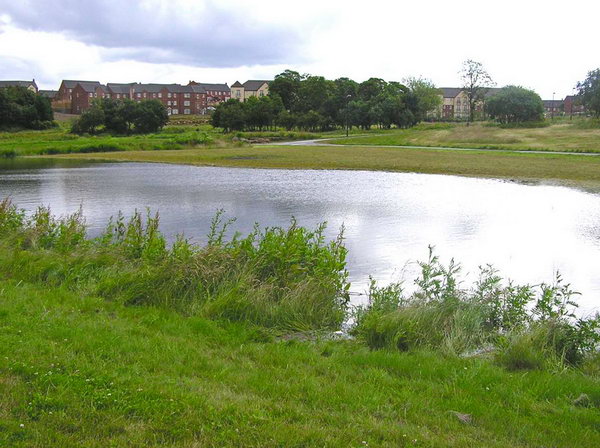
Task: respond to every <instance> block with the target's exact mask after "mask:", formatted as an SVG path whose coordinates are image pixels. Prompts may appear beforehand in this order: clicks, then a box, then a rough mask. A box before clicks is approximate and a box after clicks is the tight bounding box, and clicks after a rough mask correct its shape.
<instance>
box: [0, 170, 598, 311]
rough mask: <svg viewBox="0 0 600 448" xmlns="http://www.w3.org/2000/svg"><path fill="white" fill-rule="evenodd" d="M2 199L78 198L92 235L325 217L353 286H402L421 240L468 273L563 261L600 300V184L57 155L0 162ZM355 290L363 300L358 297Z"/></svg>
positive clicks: (512, 272)
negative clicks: (133, 224) (141, 215)
mask: <svg viewBox="0 0 600 448" xmlns="http://www.w3.org/2000/svg"><path fill="white" fill-rule="evenodd" d="M0 163H1V164H0V198H3V197H6V196H10V197H11V198H12V199H13V201H14V202H15V203H16V204H17V205H18V206H20V207H22V208H24V209H26V210H28V211H32V210H34V209H35V208H36V207H37V206H38V205H40V204H44V205H49V206H50V207H51V209H52V211H53V212H54V213H55V214H66V213H71V212H73V211H75V210H77V209H78V208H79V207H80V206H82V207H83V211H84V215H85V217H86V220H87V222H88V224H89V227H90V233H91V234H97V233H98V232H99V231H100V229H102V228H104V226H105V225H106V222H107V221H108V219H109V217H110V216H112V215H115V214H116V213H117V211H119V210H121V211H123V212H124V213H125V214H131V213H132V212H133V211H134V210H135V209H142V210H143V209H145V208H146V207H149V208H150V209H151V210H153V211H157V210H158V211H160V216H161V228H162V230H163V232H164V233H165V234H166V235H167V236H168V237H170V238H173V237H174V236H175V235H176V234H178V233H184V234H185V235H186V236H187V237H191V238H192V239H193V240H194V241H197V242H203V241H204V238H205V235H206V233H207V232H208V227H209V224H210V221H211V218H212V217H213V216H214V214H215V212H216V211H217V210H218V209H224V210H225V212H226V215H227V216H230V217H236V218H237V221H236V222H235V224H234V226H233V227H234V229H235V230H237V231H240V232H242V233H248V232H249V231H251V229H252V227H253V226H254V223H255V222H258V223H259V224H260V225H261V226H275V225H277V226H287V225H288V224H289V222H290V219H291V218H292V216H293V217H296V218H297V220H298V222H299V224H300V225H304V226H309V227H314V226H316V225H317V224H318V223H320V222H323V221H326V222H327V223H328V229H327V235H328V236H329V237H331V238H333V237H335V235H336V234H337V233H338V231H339V229H340V227H341V226H342V224H343V225H344V226H345V237H346V246H347V247H348V249H349V256H348V269H349V271H350V279H351V281H352V282H353V287H352V290H353V291H354V292H356V293H362V292H364V291H365V290H366V287H367V284H368V278H369V275H372V276H373V277H374V278H376V279H377V280H378V281H379V282H380V283H381V284H385V283H387V282H390V281H397V280H405V285H406V287H407V289H410V288H411V285H412V280H413V279H414V277H415V275H416V272H417V265H416V263H415V261H417V260H424V259H426V257H427V254H428V245H433V246H435V251H436V253H437V254H438V255H439V256H440V257H441V259H442V261H444V262H448V261H449V260H450V258H452V257H454V258H455V260H456V261H458V262H460V263H461V264H462V266H463V274H465V275H466V279H467V283H470V282H473V281H475V280H476V278H477V272H478V266H480V265H484V264H487V263H491V264H493V265H494V266H495V267H496V268H497V269H499V270H500V273H501V274H502V275H503V276H504V277H508V278H511V279H513V280H514V281H516V282H518V283H531V284H534V283H539V282H542V281H546V282H551V281H552V279H553V278H554V273H555V272H556V271H557V270H558V271H559V272H560V273H561V274H562V276H563V278H564V279H565V280H566V281H567V282H569V283H571V284H572V286H573V288H574V289H575V290H577V291H580V292H581V293H582V294H583V295H582V297H581V298H579V303H580V304H581V305H582V308H583V309H584V310H586V311H592V310H595V309H597V308H599V307H600V269H599V265H600V194H598V193H594V192H585V191H581V190H577V189H573V188H567V187H563V186H553V185H524V184H519V183H514V182H509V181H503V180H494V179H478V178H466V177H456V176H444V175H428V174H411V173H388V172H369V171H325V170H323V171H316V170H269V169H239V168H214V167H193V166H183V165H166V164H147V163H80V162H68V161H61V162H58V161H54V160H35V161H34V160H32V161H25V160H19V159H17V160H15V161H5V162H0ZM357 300H360V298H359V299H357Z"/></svg>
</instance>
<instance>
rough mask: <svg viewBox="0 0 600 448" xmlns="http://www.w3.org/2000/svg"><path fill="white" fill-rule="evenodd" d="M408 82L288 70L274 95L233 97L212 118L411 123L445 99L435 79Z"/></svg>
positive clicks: (232, 125) (239, 123) (317, 124)
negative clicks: (339, 76) (329, 77)
mask: <svg viewBox="0 0 600 448" xmlns="http://www.w3.org/2000/svg"><path fill="white" fill-rule="evenodd" d="M408 81H409V82H408V84H406V85H405V84H401V83H398V82H387V81H385V80H383V79H380V78H370V79H368V80H366V81H364V82H362V83H357V82H356V81H353V80H351V79H349V78H338V79H335V80H328V79H326V78H324V77H322V76H313V75H308V74H300V73H298V72H295V71H292V70H286V71H284V72H282V73H280V74H279V75H277V76H276V77H275V79H274V80H273V81H272V82H271V83H270V84H269V95H268V96H267V97H261V98H257V99H256V98H249V99H248V100H247V101H245V102H244V103H239V102H238V101H237V100H230V101H227V102H225V103H223V104H221V105H219V106H218V107H217V109H216V110H215V112H214V113H213V117H212V123H213V125H214V126H218V127H221V128H223V129H225V130H226V131H231V130H245V129H263V128H265V127H271V126H274V125H277V126H282V127H285V128H286V129H288V130H290V129H294V128H296V129H303V130H310V131H314V130H329V129H334V128H336V127H344V126H346V124H348V125H349V126H358V127H362V128H365V129H367V128H369V127H371V126H372V125H378V126H380V127H383V128H389V127H391V126H398V127H408V126H412V125H414V124H416V123H417V122H419V121H421V120H423V119H424V118H425V117H426V115H427V113H428V112H429V111H431V110H434V109H435V108H437V107H438V106H439V104H440V101H441V98H440V94H439V91H438V90H437V89H436V88H435V86H434V85H433V83H431V81H428V80H424V79H421V78H410V79H409V80H408Z"/></svg>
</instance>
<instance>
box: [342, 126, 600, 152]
mask: <svg viewBox="0 0 600 448" xmlns="http://www.w3.org/2000/svg"><path fill="white" fill-rule="evenodd" d="M370 133H372V134H375V135H366V136H355V137H349V138H348V139H346V138H339V139H335V140H333V141H332V142H331V143H341V144H352V145H361V146H371V145H391V146H437V147H451V148H475V149H511V150H537V151H567V152H600V126H599V125H598V124H597V123H594V122H592V121H582V120H575V121H573V122H568V121H562V122H560V123H557V124H554V125H550V126H545V127H535V128H508V129H505V128H502V127H499V126H488V125H486V124H482V123H475V124H472V125H471V126H467V125H466V124H447V123H442V124H433V125H430V124H426V123H424V124H422V125H419V126H416V127H415V128H411V129H405V130H399V129H395V130H391V131H387V132H385V133H383V134H382V135H377V134H378V133H377V132H376V131H374V130H373V131H370Z"/></svg>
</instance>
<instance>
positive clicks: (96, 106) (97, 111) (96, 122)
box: [71, 101, 105, 134]
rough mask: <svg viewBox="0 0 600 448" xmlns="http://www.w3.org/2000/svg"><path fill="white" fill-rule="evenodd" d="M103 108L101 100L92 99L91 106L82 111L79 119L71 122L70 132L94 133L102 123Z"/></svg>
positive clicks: (103, 116)
mask: <svg viewBox="0 0 600 448" xmlns="http://www.w3.org/2000/svg"><path fill="white" fill-rule="evenodd" d="M104 119H105V114H104V109H103V104H102V102H101V101H94V102H93V104H92V107H90V108H89V109H88V110H86V111H85V112H83V113H82V114H81V115H80V116H79V119H77V120H75V121H74V122H73V126H72V128H71V132H73V133H74V134H96V133H97V132H98V131H99V128H100V127H101V126H102V125H104Z"/></svg>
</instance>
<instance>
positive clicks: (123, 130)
mask: <svg viewBox="0 0 600 448" xmlns="http://www.w3.org/2000/svg"><path fill="white" fill-rule="evenodd" d="M168 121H169V115H168V114H167V109H166V108H165V106H164V105H163V104H162V103H161V102H160V101H158V100H142V101H140V102H136V101H132V100H129V99H124V100H114V99H111V98H101V99H96V100H94V101H93V102H92V106H91V107H90V108H89V109H88V110H86V111H85V112H83V113H82V114H81V115H80V117H79V118H78V119H77V120H75V121H74V122H73V125H72V127H71V132H73V133H74V134H97V133H98V132H102V131H105V132H110V133H111V134H120V135H129V134H132V133H137V134H147V133H150V132H157V131H159V130H160V129H162V128H163V126H165V125H166V124H167V122H168Z"/></svg>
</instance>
